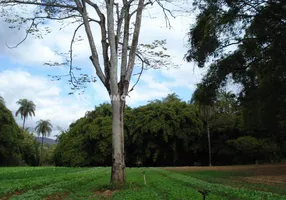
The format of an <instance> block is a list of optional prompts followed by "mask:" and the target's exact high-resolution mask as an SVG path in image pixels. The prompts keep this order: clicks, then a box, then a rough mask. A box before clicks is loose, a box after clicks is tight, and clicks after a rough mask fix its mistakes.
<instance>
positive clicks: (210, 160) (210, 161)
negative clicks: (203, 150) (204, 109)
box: [207, 123, 212, 166]
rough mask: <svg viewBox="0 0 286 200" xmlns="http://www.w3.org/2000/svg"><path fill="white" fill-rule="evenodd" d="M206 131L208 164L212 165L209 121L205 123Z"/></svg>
mask: <svg viewBox="0 0 286 200" xmlns="http://www.w3.org/2000/svg"><path fill="white" fill-rule="evenodd" d="M207 133H208V146H209V166H212V149H211V135H210V128H209V123H207Z"/></svg>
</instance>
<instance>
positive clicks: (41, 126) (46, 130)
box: [35, 119, 53, 164]
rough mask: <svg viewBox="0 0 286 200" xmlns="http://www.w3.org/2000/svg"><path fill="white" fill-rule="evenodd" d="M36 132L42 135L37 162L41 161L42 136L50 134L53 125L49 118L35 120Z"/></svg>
mask: <svg viewBox="0 0 286 200" xmlns="http://www.w3.org/2000/svg"><path fill="white" fill-rule="evenodd" d="M35 129H36V132H37V134H38V136H42V146H41V158H40V162H39V164H41V162H42V156H43V144H44V137H47V136H50V135H51V132H52V129H53V126H52V124H51V122H50V120H42V119H41V120H40V121H37V126H36V128H35Z"/></svg>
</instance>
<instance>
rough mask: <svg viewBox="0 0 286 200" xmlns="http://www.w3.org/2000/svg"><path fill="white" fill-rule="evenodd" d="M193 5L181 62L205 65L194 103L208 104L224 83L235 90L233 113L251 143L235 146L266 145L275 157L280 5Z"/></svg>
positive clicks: (281, 102) (283, 30)
mask: <svg viewBox="0 0 286 200" xmlns="http://www.w3.org/2000/svg"><path fill="white" fill-rule="evenodd" d="M194 5H195V6H196V8H197V11H198V13H199V14H198V16H197V22H196V24H195V25H194V26H193V27H192V28H191V30H190V33H189V39H190V50H189V51H188V53H187V55H186V58H187V60H188V61H196V62H198V63H199V66H200V67H203V66H204V65H205V63H206V62H207V63H208V64H210V67H209V69H208V71H207V74H206V75H205V76H204V78H203V80H202V82H201V83H200V84H199V85H198V88H197V91H196V92H195V94H196V99H197V100H199V101H200V102H203V103H208V104H212V103H214V102H215V101H216V98H217V97H216V96H217V93H218V91H219V90H220V88H223V87H224V86H225V85H226V84H227V83H228V82H229V81H230V80H232V81H234V82H235V83H237V84H239V85H240V90H239V91H238V95H237V104H238V105H239V109H238V111H237V112H239V113H240V115H241V120H242V124H241V125H242V126H241V127H242V128H243V129H244V131H243V132H244V135H243V136H251V137H244V138H241V139H240V140H238V141H237V142H243V141H244V142H245V141H246V140H248V139H249V141H248V142H249V144H252V145H253V146H252V147H251V148H252V149H256V148H257V145H258V143H261V142H262V141H267V142H266V143H267V145H266V146H268V147H267V149H269V151H271V152H276V154H277V152H278V151H277V150H275V149H277V148H280V150H281V149H283V148H284V149H285V143H284V141H285V140H286V134H285V133H286V126H285V125H286V123H285V121H286V112H285V111H286V107H285V105H286V103H285V102H286V101H285V99H286V84H285V81H286V79H285V77H286V67H285V63H286V60H285V58H286V43H285V37H286V2H285V1H281V0H271V1H270V0H266V1H264V0H258V1H253V0H235V1H228V0H215V1H210V0H195V1H194ZM253 137H254V138H256V139H257V140H261V141H255V140H254V139H253ZM244 142H243V143H244ZM232 144H234V143H232ZM235 144H236V143H235ZM277 144H278V146H279V147H277ZM234 146H236V147H238V146H237V145H234ZM258 146H259V145H258ZM283 146H284V147H283ZM270 149H272V150H270ZM238 151H241V149H240V147H239V149H238ZM282 153H283V154H284V156H285V155H286V152H285V150H284V152H282ZM266 154H268V153H266ZM272 154H275V153H272Z"/></svg>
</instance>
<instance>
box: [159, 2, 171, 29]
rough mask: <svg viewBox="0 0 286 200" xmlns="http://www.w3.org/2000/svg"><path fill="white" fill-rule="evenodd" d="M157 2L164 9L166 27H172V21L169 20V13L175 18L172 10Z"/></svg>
mask: <svg viewBox="0 0 286 200" xmlns="http://www.w3.org/2000/svg"><path fill="white" fill-rule="evenodd" d="M155 1H156V2H157V4H158V5H159V6H160V7H161V8H162V9H163V13H164V17H165V21H166V26H167V27H172V26H171V22H170V19H169V16H168V13H169V15H170V16H171V17H173V18H175V16H174V15H173V13H172V11H171V10H170V9H167V8H165V6H164V5H163V4H162V3H161V2H160V1H159V0H155Z"/></svg>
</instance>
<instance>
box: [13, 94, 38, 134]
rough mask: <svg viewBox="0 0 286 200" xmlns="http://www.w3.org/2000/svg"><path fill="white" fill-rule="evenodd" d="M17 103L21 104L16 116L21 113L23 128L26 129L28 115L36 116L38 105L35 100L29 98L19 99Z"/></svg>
mask: <svg viewBox="0 0 286 200" xmlns="http://www.w3.org/2000/svg"><path fill="white" fill-rule="evenodd" d="M17 104H18V105H19V106H20V107H19V109H18V110H17V111H16V116H18V115H19V114H20V115H21V118H22V119H23V126H22V129H23V131H24V129H25V122H26V118H27V117H28V116H30V117H32V116H35V110H36V105H35V104H34V102H33V101H29V100H28V99H20V100H19V101H17Z"/></svg>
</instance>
